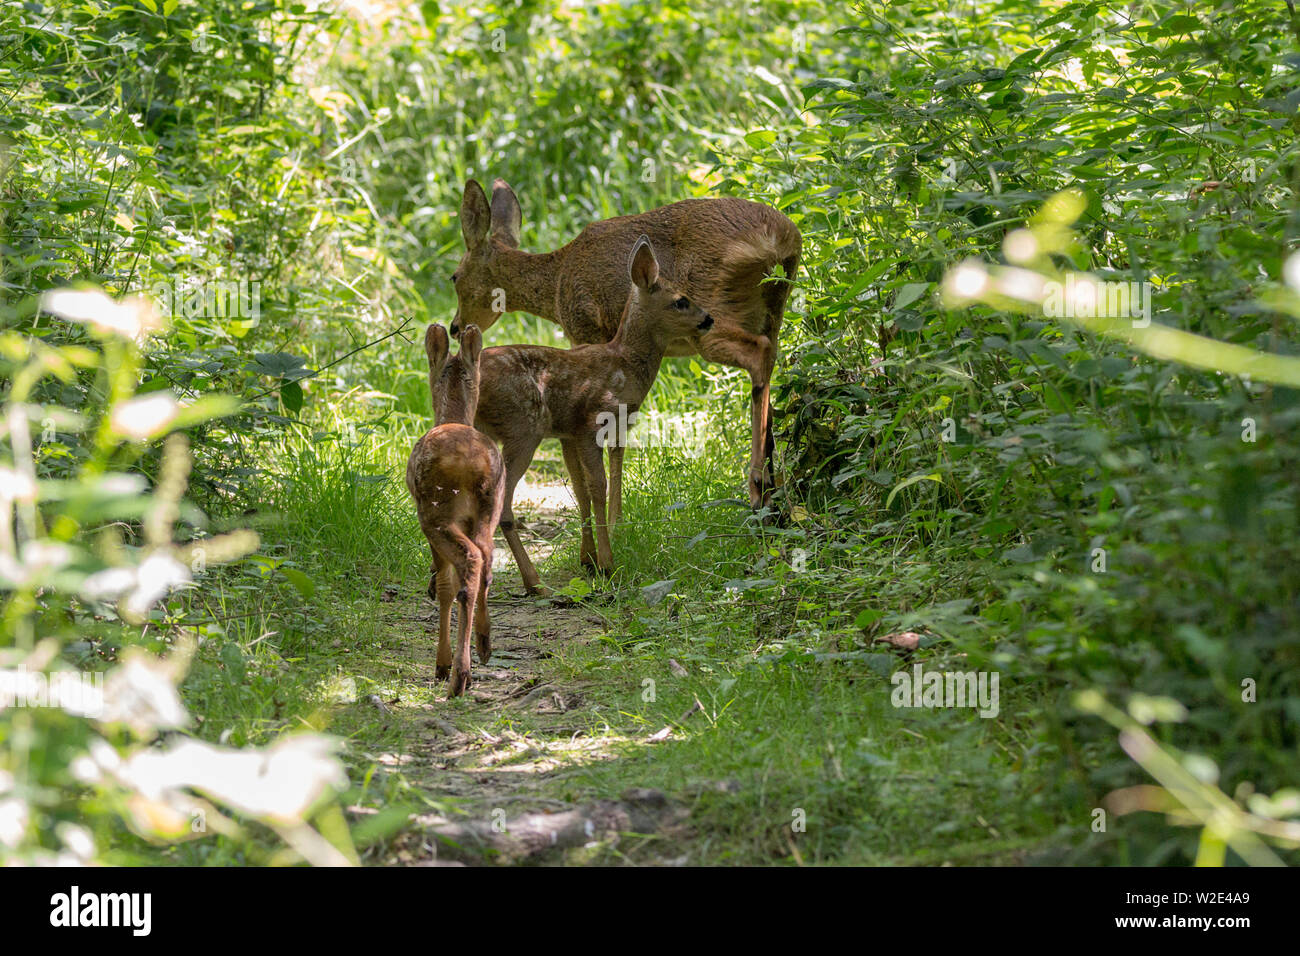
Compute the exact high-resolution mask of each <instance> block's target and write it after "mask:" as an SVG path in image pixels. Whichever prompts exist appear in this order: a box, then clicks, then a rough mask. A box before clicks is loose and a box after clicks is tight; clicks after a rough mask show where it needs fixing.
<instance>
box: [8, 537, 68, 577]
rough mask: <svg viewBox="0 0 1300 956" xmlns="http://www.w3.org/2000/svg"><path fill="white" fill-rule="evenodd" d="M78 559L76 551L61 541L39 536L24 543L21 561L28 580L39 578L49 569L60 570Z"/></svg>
mask: <svg viewBox="0 0 1300 956" xmlns="http://www.w3.org/2000/svg"><path fill="white" fill-rule="evenodd" d="M75 559H76V552H74V551H73V550H72V548H70V547H68V546H67V545H66V544H64V543H63V542H61V541H51V540H49V539H48V538H38V539H37V540H35V541H28V542H26V543H24V544H23V547H22V552H21V558H20V560H21V563H22V569H23V574H24V576H25V578H26V579H27V580H28V581H34V580H38V579H39V578H41V577H43V576H44V575H45V574H46V573H47V572H49V571H58V570H60V569H62V568H64V567H66V566H67V565H69V564H71V563H72V562H73V561H74V560H75Z"/></svg>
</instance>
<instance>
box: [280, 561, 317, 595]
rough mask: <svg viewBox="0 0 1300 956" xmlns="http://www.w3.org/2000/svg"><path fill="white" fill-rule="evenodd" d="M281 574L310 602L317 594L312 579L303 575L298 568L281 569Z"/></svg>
mask: <svg viewBox="0 0 1300 956" xmlns="http://www.w3.org/2000/svg"><path fill="white" fill-rule="evenodd" d="M278 570H279V572H280V573H281V574H283V575H284V576H285V577H286V578H288V579H289V583H290V584H292V585H293V586H294V588H295V589H296V590H297V591H298V593H299V594H301V595H302V596H303V597H304V598H306V599H307V600H310V599H311V598H312V596H313V595H315V593H316V585H315V583H314V582H313V581H312V579H311V578H309V577H307V575H305V574H303V573H302V572H301V571H299V570H298V569H297V568H286V567H280V568H279V569H278Z"/></svg>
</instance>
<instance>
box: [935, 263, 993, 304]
mask: <svg viewBox="0 0 1300 956" xmlns="http://www.w3.org/2000/svg"><path fill="white" fill-rule="evenodd" d="M988 281H989V274H988V270H987V269H985V268H984V265H983V264H982V263H980V262H977V261H975V260H973V259H968V260H966V261H965V262H963V263H962V264H961V265H959V266H957V268H955V269H953V270H952V271H951V272H949V273H948V274H947V276H945V277H944V289H945V291H946V292H947V293H948V294H949V295H950V296H951V297H953V298H955V299H959V300H964V299H974V298H977V297H978V296H979V294H980V293H981V292H983V291H984V287H985V286H987V285H988Z"/></svg>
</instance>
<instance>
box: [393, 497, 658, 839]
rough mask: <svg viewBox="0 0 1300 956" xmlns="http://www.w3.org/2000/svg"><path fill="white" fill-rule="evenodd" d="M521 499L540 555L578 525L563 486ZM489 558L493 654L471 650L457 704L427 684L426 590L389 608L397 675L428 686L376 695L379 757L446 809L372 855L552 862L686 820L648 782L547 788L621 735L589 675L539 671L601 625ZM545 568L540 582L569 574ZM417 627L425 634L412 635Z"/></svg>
mask: <svg viewBox="0 0 1300 956" xmlns="http://www.w3.org/2000/svg"><path fill="white" fill-rule="evenodd" d="M515 507H516V511H517V512H519V514H520V516H521V519H522V520H523V522H524V524H525V527H526V532H525V534H524V539H525V543H526V545H527V546H528V548H529V553H530V555H532V556H533V558H534V561H535V562H536V563H538V564H539V565H541V563H542V560H543V559H544V558H545V557H546V556H547V555H548V554H549V553H550V551H551V549H552V545H551V542H552V540H553V539H554V538H555V537H556V535H557V534H558V533H559V532H560V531H561V529H562V528H563V527H564V523H565V522H567V521H576V505H574V503H573V499H572V495H571V493H570V492H569V489H568V487H567V486H566V485H562V484H554V483H546V484H543V483H533V484H529V485H525V484H522V483H521V485H520V488H519V493H518V494H517V496H516V505H515ZM494 564H495V567H496V570H495V580H494V584H493V593H492V594H491V595H490V597H489V601H490V604H489V606H490V608H491V615H492V647H493V650H492V657H491V659H490V660H489V661H488V663H487V664H486V665H480V664H479V662H478V661H477V659H475V661H474V676H473V684H472V686H471V687H470V689H469V691H468V693H467V694H466V696H465V698H463V699H462V700H459V701H448V700H447V697H446V686H447V685H446V684H445V683H436V682H435V680H434V657H435V652H436V645H437V615H436V609H435V608H434V606H433V605H432V603H431V602H430V600H429V598H428V597H427V596H426V595H424V594H404V595H402V596H401V597H400V598H398V600H397V601H396V602H395V603H394V605H393V611H392V612H391V613H390V614H389V615H387V616H386V618H385V620H386V621H387V620H391V621H392V622H393V623H394V626H395V627H398V628H402V629H404V631H405V634H406V635H408V637H406V638H405V639H403V640H402V641H401V642H400V646H401V648H402V652H401V657H402V660H400V661H394V662H392V666H393V667H394V668H395V670H397V671H399V672H400V673H401V681H402V683H404V684H405V685H406V686H408V687H422V688H425V689H426V690H427V689H430V688H432V692H431V694H430V693H423V694H419V695H408V694H405V693H399V694H398V695H397V698H396V699H395V700H393V701H391V702H387V703H385V704H384V710H385V713H386V719H387V720H388V728H387V729H388V730H389V731H390V732H392V731H394V730H395V731H396V732H397V734H398V736H399V739H400V745H398V746H396V747H391V746H390V748H389V751H388V752H387V753H385V754H382V755H380V759H381V762H383V763H387V764H389V765H390V766H392V767H393V769H395V770H399V771H400V773H401V774H402V776H403V778H404V779H405V780H406V781H407V782H408V783H409V784H410V785H411V786H412V787H414V788H415V789H416V790H417V791H418V792H419V793H421V794H423V795H424V796H426V797H427V798H428V799H429V801H431V802H432V803H434V804H437V805H438V806H439V807H447V811H446V812H430V813H425V814H421V815H419V816H418V817H417V818H415V819H414V820H413V821H412V825H411V826H410V827H409V828H408V829H407V831H405V832H404V833H403V834H402V836H401V837H400V838H399V839H398V840H396V841H395V842H394V843H393V845H392V846H391V847H390V848H389V851H388V853H387V854H386V855H385V857H384V858H383V859H382V860H378V861H375V862H382V863H388V864H399V865H403V864H404V865H431V864H435V865H436V864H438V863H442V862H445V861H447V860H457V861H464V862H470V863H477V862H493V861H495V862H514V861H522V860H525V859H527V860H538V859H539V860H541V861H543V862H559V861H560V860H561V859H562V852H561V851H563V850H565V849H572V848H574V847H587V848H588V849H591V848H594V847H596V846H598V845H599V844H601V842H602V841H604V842H605V843H610V842H614V843H616V842H617V839H618V832H619V831H625V830H629V829H630V830H636V831H638V832H654V831H658V830H662V829H664V828H665V827H668V826H670V825H673V824H675V823H677V822H678V821H679V820H680V817H681V814H680V811H679V810H678V809H677V808H675V807H674V806H673V805H672V804H671V803H670V802H668V801H666V800H665V798H664V797H663V795H661V794H657V793H654V792H651V791H629V792H627V793H624V794H616V795H608V796H609V797H610V798H611V799H606V800H600V799H597V800H593V801H589V802H586V803H583V804H581V805H575V804H571V803H567V802H565V801H561V800H557V799H555V797H554V796H552V795H550V794H552V793H554V791H555V786H554V785H555V784H556V783H557V781H559V780H562V779H563V778H564V777H566V776H571V775H572V773H573V769H574V768H575V767H577V766H579V765H581V764H582V763H585V762H588V761H592V760H602V759H613V758H614V757H615V756H616V754H615V753H614V750H615V749H616V748H617V746H618V745H619V743H621V742H622V738H620V737H618V736H611V735H610V734H609V733H608V731H607V729H606V724H605V721H604V718H603V717H602V715H601V713H600V709H599V706H598V705H595V704H593V702H592V701H589V700H588V699H587V696H586V695H585V694H584V688H585V687H586V686H588V685H587V684H583V683H581V682H572V681H558V680H557V679H556V678H554V677H553V676H551V677H548V676H547V675H546V674H545V673H544V670H545V668H544V667H543V663H544V661H545V660H546V659H547V658H549V657H551V656H552V655H553V654H556V653H557V652H559V651H560V649H562V648H564V647H566V646H568V645H571V644H574V643H576V642H585V641H591V640H593V639H595V638H597V637H598V636H599V635H600V634H601V633H602V631H603V629H604V621H603V619H602V618H601V617H600V615H599V614H598V613H596V612H595V611H593V610H592V609H590V608H588V607H586V606H583V605H578V604H575V603H573V602H572V601H569V600H567V599H564V598H558V599H537V598H532V597H528V596H526V595H525V594H524V593H523V587H522V583H521V581H520V579H519V575H518V572H517V570H516V568H515V566H514V561H513V559H512V558H511V556H510V551H509V549H508V548H507V547H505V546H504V543H501V542H498V548H497V551H496V560H495V562H494ZM544 576H545V575H544ZM553 578H554V575H552V579H551V580H547V582H546V583H547V584H548V585H550V586H552V587H554V586H555V585H556V584H557V583H563V582H557V581H556V580H554V579H553ZM413 624H415V625H416V627H417V631H416V633H419V634H421V635H422V638H423V639H418V640H411V639H409V635H410V634H411V628H412V625H413ZM454 627H455V625H454V623H453V639H454V633H455V632H454ZM421 697H422V698H423V700H421V699H420V698H421ZM408 698H412V699H408ZM614 798H617V799H614ZM552 848H554V850H555V851H556V852H555V853H550V852H548V851H549V850H551V849H552Z"/></svg>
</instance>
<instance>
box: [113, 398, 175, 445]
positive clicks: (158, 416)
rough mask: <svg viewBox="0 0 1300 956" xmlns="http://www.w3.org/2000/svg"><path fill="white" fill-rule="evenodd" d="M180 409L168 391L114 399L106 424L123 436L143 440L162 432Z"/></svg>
mask: <svg viewBox="0 0 1300 956" xmlns="http://www.w3.org/2000/svg"><path fill="white" fill-rule="evenodd" d="M180 411H181V406H180V403H178V402H177V401H176V396H174V395H173V394H172V393H171V392H154V393H153V394H151V395H144V396H142V397H140V398H130V399H127V400H126V401H125V402H118V403H117V404H116V405H114V406H113V411H112V412H111V413H109V416H108V424H109V427H110V428H112V429H113V431H114V432H115V433H116V434H118V435H121V436H123V437H124V438H130V439H133V440H135V441H144V440H145V439H146V438H152V437H153V436H154V435H157V434H159V433H160V432H162V431H164V430H165V429H166V428H167V426H168V425H170V424H171V423H172V422H173V421H175V420H176V416H177V415H179V414H180Z"/></svg>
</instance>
